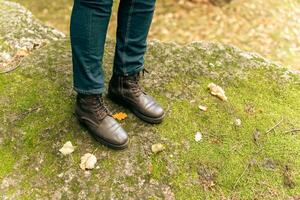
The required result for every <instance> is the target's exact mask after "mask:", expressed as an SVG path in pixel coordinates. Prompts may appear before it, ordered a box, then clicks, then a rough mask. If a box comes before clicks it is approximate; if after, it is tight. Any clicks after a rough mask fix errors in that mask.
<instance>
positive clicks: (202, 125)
mask: <svg viewBox="0 0 300 200" xmlns="http://www.w3.org/2000/svg"><path fill="white" fill-rule="evenodd" d="M8 5H16V6H15V7H9V11H8V12H5V11H3V9H2V8H4V7H5V6H8ZM0 8H1V12H0V19H1V20H0V22H1V25H2V26H1V27H0V37H1V38H2V40H1V41H4V43H5V44H6V45H7V46H8V47H9V48H11V49H13V47H11V46H13V45H11V44H14V42H7V41H6V39H5V40H4V39H3V38H6V37H7V35H8V34H9V33H11V32H16V33H17V32H19V31H21V30H20V29H22V27H30V23H29V22H28V21H27V20H24V21H22V26H21V25H20V26H16V27H14V26H12V27H10V29H12V30H11V31H8V30H4V29H7V28H9V25H7V26H3V24H4V23H5V20H3V19H4V18H7V16H8V15H9V14H10V13H18V14H16V15H14V16H13V15H9V16H11V17H12V16H13V17H17V18H22V17H24V18H26V15H27V16H30V14H28V11H26V12H25V11H24V12H19V11H20V10H23V8H21V7H20V6H18V5H17V4H11V3H8V2H6V1H0ZM7 8H8V7H5V9H6V10H7ZM26 13H27V14H26ZM30 18H31V17H30ZM31 19H32V18H31ZM10 20H12V21H13V19H10ZM33 20H34V19H33ZM34 21H35V20H34ZM35 22H36V21H35ZM37 24H39V23H36V25H37ZM37 27H41V29H35V26H33V27H32V29H33V30H37V32H36V33H35V34H33V35H31V34H30V33H24V35H23V36H22V37H25V38H27V37H29V36H30V37H31V36H33V37H35V35H36V34H37V35H39V34H40V31H39V30H41V33H43V31H42V30H44V28H43V26H42V25H40V24H39V25H37ZM30 29H31V28H30ZM30 29H29V32H31V31H30ZM46 29H47V30H48V28H46ZM51 32H52V31H51ZM54 32H55V31H54ZM50 35H51V33H50ZM48 37H49V35H48V34H45V35H40V39H46V40H48V41H50V43H49V44H48V45H47V46H44V47H43V48H40V49H37V50H35V51H33V53H31V54H30V55H28V56H27V57H25V58H24V60H23V62H22V63H21V65H20V67H19V68H18V69H16V70H15V71H12V72H11V73H6V74H0V122H1V123H0V160H1V162H0V197H1V198H3V199H88V198H89V199H175V198H176V199H222V198H223V199H224V198H229V199H254V198H256V199H274V198H277V199H288V198H291V199H292V198H294V199H296V198H298V197H299V196H297V195H299V193H300V174H299V172H300V157H299V156H300V155H299V154H300V140H299V139H300V137H299V132H297V129H299V124H300V102H299V97H300V85H299V80H300V79H299V75H296V74H293V73H291V72H289V71H287V70H286V69H285V68H281V67H278V66H276V65H275V64H273V63H272V62H270V61H267V60H265V59H264V58H262V57H261V56H259V55H257V54H254V53H248V52H244V51H241V50H239V49H237V48H235V47H231V46H225V45H222V44H217V43H209V42H195V43H192V44H188V45H185V46H180V45H177V44H175V43H161V42H159V41H152V42H150V43H149V49H148V52H147V55H146V68H147V69H148V70H149V71H150V73H149V74H145V78H144V79H143V80H142V84H143V85H144V88H145V90H146V91H148V92H149V93H150V94H151V95H153V96H154V97H155V98H156V99H157V100H158V101H159V102H161V104H162V105H163V106H164V107H165V109H166V111H167V116H166V119H165V121H164V122H163V123H162V124H160V125H155V126H152V125H148V124H145V123H143V122H142V121H140V120H139V119H137V118H136V117H135V116H134V115H133V114H131V113H130V112H129V111H128V110H127V109H124V108H122V107H119V106H117V105H115V104H113V103H112V102H111V101H109V100H108V99H106V101H107V103H108V106H109V107H110V108H111V110H112V111H113V112H119V111H123V112H125V113H128V118H126V119H125V120H124V121H122V122H121V124H122V125H123V126H124V128H125V129H126V130H127V131H128V133H129V135H130V138H131V143H130V146H129V148H128V149H126V150H124V151H114V150H110V149H108V148H106V147H104V146H102V145H100V144H98V143H97V142H96V141H94V140H93V139H92V138H91V137H90V136H89V135H88V134H87V131H86V130H85V129H84V128H83V127H81V126H80V125H79V124H78V123H77V121H76V119H75V117H74V116H73V115H72V112H73V104H74V97H75V94H74V92H73V91H72V76H71V74H72V71H71V52H70V44H69V39H55V40H56V41H55V40H51V39H50V40H49V39H48ZM12 38H15V39H12V40H10V41H14V40H16V41H19V40H18V38H19V37H17V36H14V37H12ZM57 38H59V37H57ZM8 41H9V40H8ZM0 44H1V45H0V46H2V44H3V43H0ZM113 53H114V41H112V40H108V42H107V45H106V51H105V58H104V69H105V73H106V82H107V81H108V79H109V77H110V75H111V71H112V70H111V67H112V60H113ZM210 82H215V83H217V84H219V85H221V86H222V87H223V88H224V89H225V91H226V95H227V97H228V102H222V101H220V100H219V99H217V98H215V97H213V96H211V95H210V94H209V92H208V90H207V85H208V83H210ZM199 105H206V106H207V107H208V111H207V112H202V111H200V110H199V108H198V106H199ZM236 119H240V120H241V125H239V126H237V125H236V124H235V121H236ZM276 124H277V126H275V125H276ZM270 129H271V131H268V130H270ZM196 132H201V133H202V140H201V141H199V142H196V141H195V140H194V136H195V134H196ZM66 141H71V142H72V143H73V145H74V146H75V151H74V152H73V153H72V154H71V155H69V156H63V155H62V154H61V153H60V152H59V149H60V148H61V147H62V146H63V144H64V143H65V142H66ZM154 143H163V144H164V145H165V146H166V149H165V150H164V151H163V152H160V153H159V154H153V153H152V152H151V145H152V144H154ZM88 152H89V153H94V154H95V155H96V157H97V158H98V163H97V167H96V168H95V169H94V170H92V171H88V172H84V171H82V170H81V169H80V167H79V162H80V157H81V156H82V155H83V154H85V153H88Z"/></svg>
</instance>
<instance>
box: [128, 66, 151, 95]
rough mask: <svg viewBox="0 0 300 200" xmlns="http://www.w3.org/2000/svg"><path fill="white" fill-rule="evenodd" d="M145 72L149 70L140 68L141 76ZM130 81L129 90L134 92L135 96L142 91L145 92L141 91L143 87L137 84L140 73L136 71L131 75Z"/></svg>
mask: <svg viewBox="0 0 300 200" xmlns="http://www.w3.org/2000/svg"><path fill="white" fill-rule="evenodd" d="M145 72H147V73H149V71H147V70H146V69H143V70H142V73H143V76H145ZM129 81H130V83H131V84H130V85H131V90H132V92H133V93H134V95H135V96H137V97H138V96H140V95H141V94H142V93H144V94H145V92H144V91H143V89H142V88H141V86H140V85H139V81H140V73H137V74H135V75H133V76H132V78H131V79H129Z"/></svg>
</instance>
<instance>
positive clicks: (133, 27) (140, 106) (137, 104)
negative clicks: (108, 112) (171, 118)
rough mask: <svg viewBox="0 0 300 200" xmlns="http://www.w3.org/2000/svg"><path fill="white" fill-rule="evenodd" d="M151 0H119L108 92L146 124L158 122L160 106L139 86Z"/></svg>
mask: <svg viewBox="0 0 300 200" xmlns="http://www.w3.org/2000/svg"><path fill="white" fill-rule="evenodd" d="M154 8H155V0H120V5H119V11H118V28H117V44H116V51H115V58H114V70H113V76H112V78H111V80H110V83H109V89H108V95H109V97H110V98H111V99H112V100H113V101H116V102H118V103H121V104H122V105H124V106H126V107H127V108H129V109H131V111H132V112H133V113H134V114H135V115H136V116H138V117H139V118H141V119H142V120H144V121H146V122H148V123H161V122H162V120H163V118H164V110H163V108H162V107H161V106H160V105H159V104H158V103H157V102H156V101H155V100H154V99H153V98H152V97H151V96H150V95H148V94H147V93H145V92H144V91H143V90H142V88H141V87H140V85H139V75H140V73H139V72H140V71H141V70H142V69H143V68H144V54H145V52H146V47H147V42H146V41H147V36H148V32H149V28H150V25H151V22H152V17H153V13H154Z"/></svg>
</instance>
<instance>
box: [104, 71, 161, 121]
mask: <svg viewBox="0 0 300 200" xmlns="http://www.w3.org/2000/svg"><path fill="white" fill-rule="evenodd" d="M139 77H140V73H138V74H135V75H132V76H116V75H113V76H112V78H111V80H110V82H109V89H108V97H109V98H110V99H112V100H113V101H115V102H117V103H119V104H121V105H124V106H126V107H128V108H129V109H130V110H131V111H132V112H133V113H134V114H135V115H136V116H138V117H139V118H140V119H142V120H144V121H146V122H148V123H152V124H157V123H160V122H162V120H163V118H164V110H163V108H162V107H161V106H160V105H159V104H158V103H156V102H155V100H154V99H153V98H152V97H151V96H149V95H147V94H146V93H145V92H144V91H143V90H142V89H141V87H140V86H139Z"/></svg>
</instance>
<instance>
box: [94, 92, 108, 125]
mask: <svg viewBox="0 0 300 200" xmlns="http://www.w3.org/2000/svg"><path fill="white" fill-rule="evenodd" d="M94 106H95V108H96V114H97V118H98V120H103V119H104V118H105V117H106V116H107V115H109V116H112V113H111V112H110V111H109V110H108V108H107V107H106V105H105V103H104V100H103V97H102V96H97V97H96V98H95V101H94Z"/></svg>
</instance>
